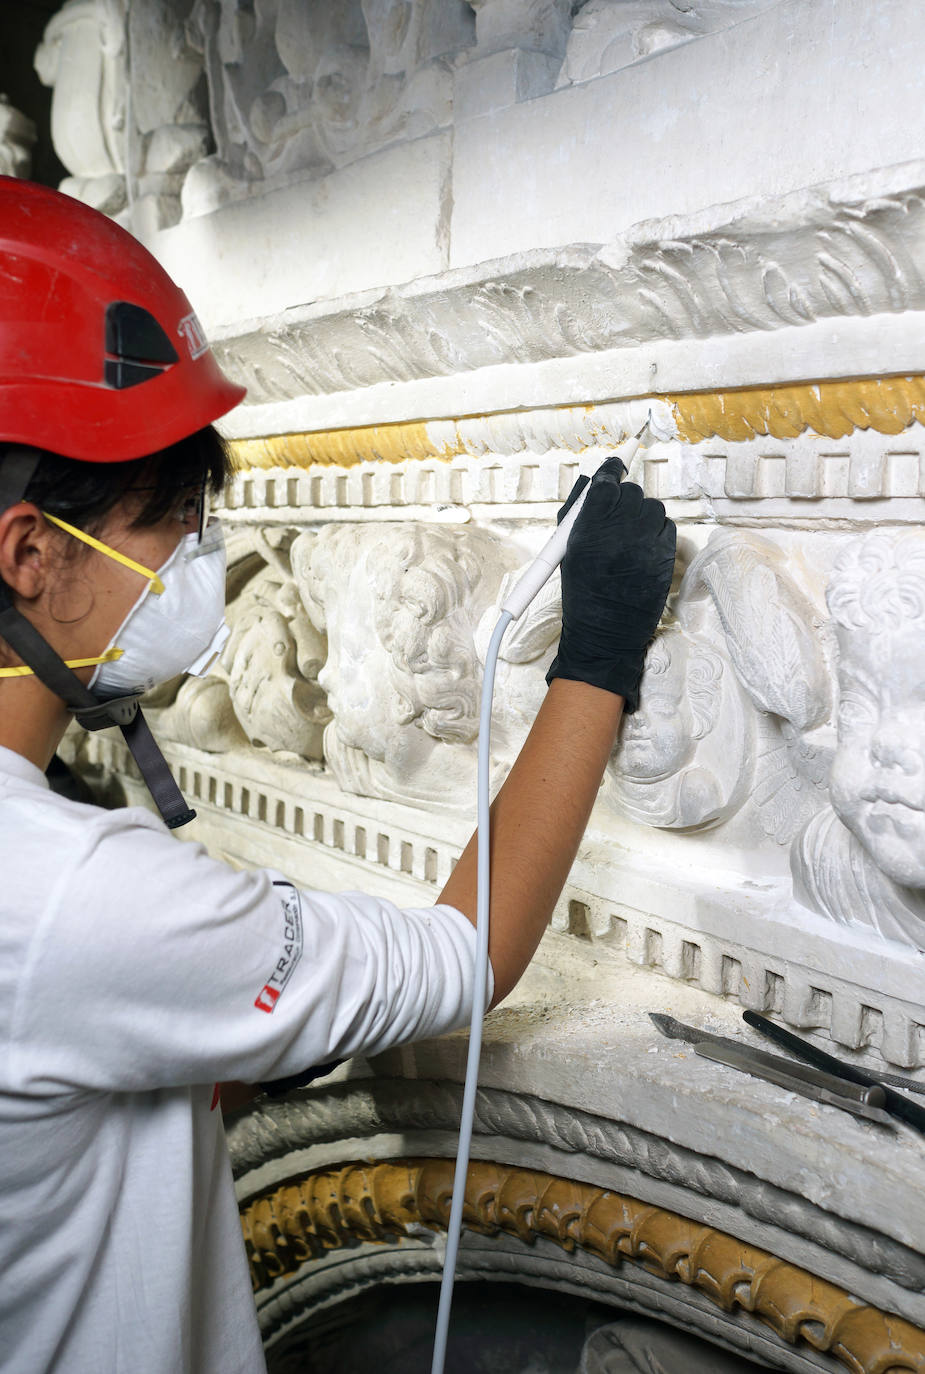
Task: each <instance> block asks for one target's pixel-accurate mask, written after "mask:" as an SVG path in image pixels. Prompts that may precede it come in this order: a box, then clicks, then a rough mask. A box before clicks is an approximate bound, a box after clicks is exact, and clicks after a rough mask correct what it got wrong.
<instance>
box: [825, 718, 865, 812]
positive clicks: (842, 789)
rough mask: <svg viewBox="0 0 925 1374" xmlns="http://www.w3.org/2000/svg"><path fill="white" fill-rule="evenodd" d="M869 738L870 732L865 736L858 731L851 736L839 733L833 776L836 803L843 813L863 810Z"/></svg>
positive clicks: (832, 793) (831, 787)
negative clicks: (861, 793) (861, 790)
mask: <svg viewBox="0 0 925 1374" xmlns="http://www.w3.org/2000/svg"><path fill="white" fill-rule="evenodd" d="M869 739H870V732H869V731H867V732H865V733H863V734H862V735H859V732H858V731H852V732H851V734H850V735H848V736H847V737H845V736H844V735H842V734H841V733H840V735H839V743H838V748H837V749H836V751H835V757H834V758H833V760H832V773H831V777H830V779H829V789H830V792H831V797H832V806H833V807H834V808H835V811H836V812H837V814H838V815H839V816H842V817H844V816H853V815H855V814H856V813H857V812H858V811H859V810H860V807H861V800H860V797H859V795H858V794H859V792H860V789H861V786H862V784H863V781H864V779H865V777H866V775H867V773H868V771H869V769H870V755H869V752H868V747H867V746H868V742H869Z"/></svg>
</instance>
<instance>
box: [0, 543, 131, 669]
mask: <svg viewBox="0 0 925 1374" xmlns="http://www.w3.org/2000/svg"><path fill="white" fill-rule="evenodd" d="M50 518H51V517H50V516H49V519H50ZM121 657H122V650H121V649H107V650H106V652H105V654H100V656H99V658H69V659H66V660H65V666H66V667H68V668H92V667H94V666H95V665H96V664H97V663H114V662H115V660H116V659H117V658H121ZM31 672H32V669H31V668H26V667H22V668H0V677H28V676H29V674H30V673H31Z"/></svg>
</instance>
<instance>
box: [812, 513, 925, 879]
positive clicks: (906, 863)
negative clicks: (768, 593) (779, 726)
mask: <svg viewBox="0 0 925 1374" xmlns="http://www.w3.org/2000/svg"><path fill="white" fill-rule="evenodd" d="M827 600H828V605H829V610H830V611H831V613H832V617H833V619H834V621H835V626H836V633H837V636H838V646H839V664H838V680H839V708H838V746H837V749H836V753H835V759H834V762H833V765H832V778H831V792H832V805H833V807H834V809H835V812H836V814H837V815H838V817H839V818H840V819H841V821H842V822H843V823H844V824H845V825H846V826H847V827H848V829H849V830H850V831H851V833H852V834H853V835H854V836H855V838H856V839H857V840H858V841H859V842H860V844H861V845H862V846H863V848H864V849H865V850H866V851H867V853H868V854H869V855H870V856H871V857H872V858H873V859H874V861H875V863H876V864H877V866H878V867H879V868H880V869H882V871H883V872H884V873H885V874H887V876H888V877H890V878H892V879H893V880H894V881H895V882H897V883H901V884H903V885H904V886H907V887H916V888H921V887H925V534H923V533H922V532H921V531H920V530H914V531H908V532H905V533H895V532H889V531H880V530H877V531H874V532H873V533H872V534H869V535H867V536H865V537H864V538H863V539H861V540H858V541H854V542H852V543H851V544H850V545H849V546H848V547H847V548H846V549H845V550H844V551H843V552H842V554H841V555H840V556H839V558H838V560H837V561H836V564H835V569H834V572H833V576H832V579H831V582H830V585H829V590H828V594H827Z"/></svg>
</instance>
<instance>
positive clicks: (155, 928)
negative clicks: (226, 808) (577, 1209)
mask: <svg viewBox="0 0 925 1374" xmlns="http://www.w3.org/2000/svg"><path fill="white" fill-rule="evenodd" d="M474 950H475V933H474V930H473V928H472V926H471V924H470V923H469V921H467V920H466V919H465V917H463V916H462V915H461V914H460V913H459V912H458V911H455V910H454V909H453V908H452V907H447V906H438V907H428V908H426V909H422V910H404V911H402V910H399V909H398V908H397V907H395V906H393V905H392V904H390V903H388V902H385V901H380V900H378V899H376V898H373V897H369V896H364V895H362V894H359V893H342V894H339V895H337V896H332V895H330V894H326V893H320V892H306V891H304V890H302V891H300V890H298V889H296V888H294V887H293V886H292V885H291V884H289V883H287V882H286V881H285V879H284V878H283V876H282V875H281V874H278V873H273V872H271V871H268V870H260V871H256V872H244V873H242V872H236V871H235V870H233V869H232V868H230V867H228V866H227V865H225V864H222V863H219V862H217V861H215V860H214V859H212V858H210V857H209V856H208V855H207V854H206V852H205V851H204V850H203V849H202V848H201V847H200V846H197V845H193V844H184V843H179V842H178V841H177V839H176V838H175V837H174V836H172V835H171V834H170V833H169V831H167V829H166V828H165V827H164V826H163V824H162V823H161V822H160V821H159V820H158V819H157V818H155V817H154V816H152V815H150V814H149V813H148V812H147V811H144V810H141V809H136V808H131V809H126V810H121V811H103V810H101V809H100V808H98V807H94V806H85V805H82V804H80V803H76V802H73V801H69V800H66V799H64V798H62V797H59V796H57V795H56V794H54V793H52V792H51V791H50V790H49V789H48V786H47V783H46V781H45V778H44V776H43V775H42V774H41V773H40V772H39V770H38V769H37V768H35V767H34V766H33V765H32V764H30V763H29V762H27V761H26V760H25V759H23V758H22V757H21V756H20V755H18V754H15V753H12V752H10V751H9V750H7V749H2V748H0V1370H2V1371H3V1374H124V1371H125V1370H127V1369H143V1370H144V1371H145V1374H255V1372H256V1371H261V1370H262V1369H263V1368H264V1364H263V1357H262V1354H261V1350H260V1340H259V1335H258V1330H257V1323H256V1317H255V1311H254V1303H253V1297H252V1293H251V1286H250V1282H249V1278H248V1273H247V1267H246V1263H245V1256H244V1249H243V1245H242V1241H241V1231H240V1224H239V1221H238V1216H237V1208H236V1204H235V1199H234V1193H233V1189H232V1182H231V1170H230V1164H229V1160H228V1156H227V1151H226V1149H225V1143H224V1135H223V1131H222V1125H221V1114H220V1112H219V1111H217V1110H210V1108H211V1102H212V1096H213V1085H214V1084H215V1082H216V1080H218V1081H221V1080H226V1079H227V1080H233V1079H241V1080H243V1081H245V1082H256V1081H261V1080H269V1079H273V1078H281V1077H287V1076H289V1075H291V1074H296V1073H299V1072H302V1071H304V1070H305V1069H307V1068H310V1067H312V1066H313V1065H316V1064H322V1063H326V1062H328V1061H330V1060H332V1059H339V1058H344V1057H347V1056H349V1055H351V1054H355V1053H359V1052H363V1053H366V1054H370V1053H375V1052H376V1051H379V1050H383V1049H385V1048H386V1047H388V1046H391V1045H395V1044H400V1043H402V1042H404V1041H408V1040H413V1039H417V1038H420V1037H423V1036H429V1035H436V1034H439V1033H441V1032H443V1031H446V1030H450V1029H453V1028H456V1027H458V1026H460V1025H464V1024H465V1023H466V1022H467V1020H468V1016H469V1009H470V1007H471V1000H472V970H473V959H474Z"/></svg>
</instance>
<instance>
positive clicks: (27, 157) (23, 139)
mask: <svg viewBox="0 0 925 1374" xmlns="http://www.w3.org/2000/svg"><path fill="white" fill-rule="evenodd" d="M35 139H36V129H35V125H34V124H33V122H32V120H31V119H28V118H27V117H26V115H24V114H22V113H20V111H19V110H16V109H14V108H13V106H12V105H11V104H10V101H9V99H8V97H7V96H5V95H0V176H5V177H27V176H28V175H29V172H30V169H31V167H32V146H33V144H34V143H35Z"/></svg>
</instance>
